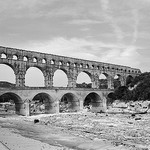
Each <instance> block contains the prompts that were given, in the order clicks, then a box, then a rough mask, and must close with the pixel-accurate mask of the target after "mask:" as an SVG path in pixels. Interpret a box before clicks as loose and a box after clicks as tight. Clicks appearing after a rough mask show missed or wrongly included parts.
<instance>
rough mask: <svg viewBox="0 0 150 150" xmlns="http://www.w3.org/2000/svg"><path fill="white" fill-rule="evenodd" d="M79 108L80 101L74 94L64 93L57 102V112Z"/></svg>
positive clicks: (74, 110) (73, 110)
mask: <svg viewBox="0 0 150 150" xmlns="http://www.w3.org/2000/svg"><path fill="white" fill-rule="evenodd" d="M79 110H80V103H79V100H78V98H77V96H76V95H74V94H72V93H67V94H64V95H63V96H62V98H61V100H60V102H59V112H60V113H65V112H77V111H79Z"/></svg>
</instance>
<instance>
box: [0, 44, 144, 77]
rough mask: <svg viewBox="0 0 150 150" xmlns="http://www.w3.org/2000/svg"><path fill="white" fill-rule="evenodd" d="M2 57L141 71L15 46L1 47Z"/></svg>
mask: <svg viewBox="0 0 150 150" xmlns="http://www.w3.org/2000/svg"><path fill="white" fill-rule="evenodd" d="M0 58H1V59H9V60H14V61H22V62H25V63H27V64H30V65H31V64H32V65H40V66H45V65H54V66H57V67H58V66H59V67H67V68H70V67H71V68H80V69H85V70H89V69H90V70H91V69H92V70H102V71H112V72H114V71H115V72H121V73H133V74H140V73H141V71H140V70H139V69H136V68H131V67H128V66H122V65H116V64H109V63H103V62H96V61H89V60H83V59H77V58H71V57H64V56H58V55H52V54H45V53H40V52H32V51H25V50H20V49H14V48H7V47H0Z"/></svg>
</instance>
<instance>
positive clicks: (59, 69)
mask: <svg viewBox="0 0 150 150" xmlns="http://www.w3.org/2000/svg"><path fill="white" fill-rule="evenodd" d="M57 71H61V72H60V74H61V73H63V74H64V75H65V76H63V77H62V78H60V80H61V81H63V79H64V81H63V82H65V81H66V83H62V84H66V85H64V86H65V87H67V86H68V82H69V79H68V72H67V70H66V69H64V68H56V69H55V70H54V73H53V86H54V82H55V74H56V73H57ZM65 78H66V79H65Z"/></svg>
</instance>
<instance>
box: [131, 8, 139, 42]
mask: <svg viewBox="0 0 150 150" xmlns="http://www.w3.org/2000/svg"><path fill="white" fill-rule="evenodd" d="M132 14H133V20H134V33H133V41H132V44H135V42H136V40H137V38H138V25H139V15H138V10H137V9H134V10H132Z"/></svg>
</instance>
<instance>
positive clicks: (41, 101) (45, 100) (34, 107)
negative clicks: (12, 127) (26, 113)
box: [30, 92, 56, 114]
mask: <svg viewBox="0 0 150 150" xmlns="http://www.w3.org/2000/svg"><path fill="white" fill-rule="evenodd" d="M30 107H31V114H36V113H39V114H40V113H46V114H52V113H56V108H55V103H54V100H53V97H52V96H50V95H49V94H48V93H45V92H40V93H37V94H36V95H34V97H33V98H32V100H31V105H30Z"/></svg>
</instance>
